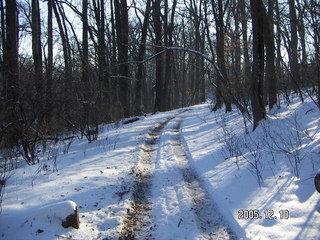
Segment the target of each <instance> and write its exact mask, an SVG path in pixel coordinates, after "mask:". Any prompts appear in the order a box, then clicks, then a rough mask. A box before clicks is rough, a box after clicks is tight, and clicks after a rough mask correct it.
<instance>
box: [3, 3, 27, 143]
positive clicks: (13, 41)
mask: <svg viewBox="0 0 320 240" xmlns="http://www.w3.org/2000/svg"><path fill="white" fill-rule="evenodd" d="M17 19H18V18H17V3H16V0H6V37H5V45H4V61H5V63H4V66H5V67H4V77H5V84H4V99H5V109H4V113H5V114H4V122H5V125H6V126H7V127H6V129H5V136H4V139H2V141H3V147H5V148H12V147H14V146H16V145H17V144H18V141H19V139H20V138H21V131H22V128H21V111H20V110H21V108H20V107H21V106H20V104H19V99H20V93H19V65H18V23H17Z"/></svg>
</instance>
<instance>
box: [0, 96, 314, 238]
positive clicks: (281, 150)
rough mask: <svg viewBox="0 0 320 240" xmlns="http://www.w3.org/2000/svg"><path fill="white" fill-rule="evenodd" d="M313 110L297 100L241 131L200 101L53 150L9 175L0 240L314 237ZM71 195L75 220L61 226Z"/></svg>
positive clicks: (237, 117) (232, 118)
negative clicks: (73, 223) (70, 225)
mask: <svg viewBox="0 0 320 240" xmlns="http://www.w3.org/2000/svg"><path fill="white" fill-rule="evenodd" d="M319 117H320V111H319V109H318V108H317V107H316V106H315V105H314V104H313V102H312V101H311V100H307V101H305V103H301V102H300V101H299V100H297V99H295V100H294V102H293V103H292V104H290V105H283V106H282V107H281V108H280V109H279V110H274V111H272V112H271V113H269V115H268V118H267V120H265V121H263V122H262V123H261V124H260V126H259V127H258V129H257V130H256V131H255V132H253V133H250V134H246V133H245V124H244V120H243V118H242V115H241V114H240V113H238V112H237V111H236V110H235V111H233V112H231V113H225V112H224V111H223V110H220V111H217V112H214V113H212V112H210V110H209V108H208V106H207V105H206V104H204V105H198V106H193V107H190V108H188V109H187V111H182V110H181V109H180V110H175V111H171V112H166V113H158V114H155V115H152V116H151V115H150V116H146V117H143V118H141V119H140V120H139V121H137V122H134V123H130V124H126V125H122V124H119V125H118V126H117V127H116V125H108V126H104V127H101V130H102V133H101V134H100V135H99V139H98V140H97V141H96V142H92V143H90V144H89V143H87V142H86V141H85V140H80V139H76V140H73V141H72V143H71V145H70V147H68V143H65V144H61V145H55V146H51V147H49V148H48V150H47V151H48V152H47V153H48V154H47V155H49V153H50V155H52V157H51V158H50V159H49V160H43V161H41V163H40V164H37V165H35V166H31V167H30V166H25V167H21V168H19V169H16V170H14V171H13V172H12V173H11V177H10V178H9V179H8V181H7V184H6V188H5V196H4V201H3V208H2V213H1V215H0V239H8V240H20V239H21V240H29V239H30V240H32V239H45V240H50V239H118V238H119V236H122V237H124V236H129V235H130V231H132V230H133V231H134V230H136V231H141V232H142V233H140V234H137V233H136V234H135V233H132V236H136V239H139V238H138V236H143V237H144V238H146V239H190V240H191V239H228V238H230V239H232V238H233V239H234V238H235V239H238V238H242V239H297V240H298V239H320V236H319V229H320V213H319V212H320V200H319V197H320V194H319V193H318V192H316V191H315V188H314V184H313V181H314V176H315V174H316V173H317V172H318V170H319V169H320V129H319ZM246 125H247V127H248V129H249V131H250V130H251V128H252V126H251V123H250V122H249V121H247V122H246ZM147 156H148V157H147ZM149 156H150V157H149ZM55 157H57V158H56V161H57V169H58V170H55V166H54V160H53V159H54V158H55ZM141 186H142V187H141ZM143 188H146V189H145V190H143ZM140 191H141V196H140V197H137V195H139V193H140ZM142 191H143V192H144V193H142ZM66 201H67V202H66ZM74 203H75V204H77V206H78V207H79V211H80V228H79V229H72V228H68V229H65V228H63V227H62V226H61V218H63V216H64V215H65V214H66V213H69V212H72V211H73V209H74V208H75V206H74ZM146 206H147V207H146ZM215 221H218V222H219V224H218V223H216V222H215ZM216 226H219V227H216ZM128 234H129V235H128Z"/></svg>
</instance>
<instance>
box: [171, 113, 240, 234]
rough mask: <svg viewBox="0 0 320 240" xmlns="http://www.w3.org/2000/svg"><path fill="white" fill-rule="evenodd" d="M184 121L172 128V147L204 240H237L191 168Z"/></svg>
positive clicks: (179, 121)
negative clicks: (182, 131) (183, 135)
mask: <svg viewBox="0 0 320 240" xmlns="http://www.w3.org/2000/svg"><path fill="white" fill-rule="evenodd" d="M182 121H183V120H182V119H179V120H177V121H176V122H175V123H174V126H173V128H172V140H171V146H172V150H173V153H174V155H175V158H176V159H177V162H178V166H179V167H180V170H181V173H182V176H183V179H184V182H185V184H184V185H185V188H186V191H187V193H188V195H189V197H190V199H191V205H192V206H191V211H193V212H194V214H195V215H196V218H197V220H198V222H197V224H198V228H199V229H200V233H201V235H202V236H203V238H204V239H237V238H236V237H235V235H234V233H233V232H232V231H231V229H230V228H229V227H228V226H226V225H224V224H223V222H224V220H223V217H222V216H221V214H220V213H219V212H218V210H217V206H216V205H215V204H214V202H213V201H212V200H211V198H210V197H209V194H208V193H207V191H206V189H205V188H204V187H203V186H202V184H201V181H200V180H199V177H198V174H197V173H196V172H195V170H194V169H192V168H191V166H190V164H189V161H188V155H187V152H186V150H185V149H184V147H183V146H182V142H181V136H180V127H181V123H182Z"/></svg>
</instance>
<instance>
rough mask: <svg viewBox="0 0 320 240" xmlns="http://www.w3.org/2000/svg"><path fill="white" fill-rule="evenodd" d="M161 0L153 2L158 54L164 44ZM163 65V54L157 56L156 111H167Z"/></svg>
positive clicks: (156, 52)
mask: <svg viewBox="0 0 320 240" xmlns="http://www.w3.org/2000/svg"><path fill="white" fill-rule="evenodd" d="M160 4H161V1H160V0H155V1H154V3H153V22H154V32H155V45H156V47H155V54H158V53H159V52H160V51H161V50H160V48H159V47H160V46H162V30H161V27H162V26H161V7H160ZM162 73H163V66H162V56H159V57H157V58H156V99H155V106H154V112H156V111H165V108H164V99H163V97H162V96H163V81H162V80H163V78H162Z"/></svg>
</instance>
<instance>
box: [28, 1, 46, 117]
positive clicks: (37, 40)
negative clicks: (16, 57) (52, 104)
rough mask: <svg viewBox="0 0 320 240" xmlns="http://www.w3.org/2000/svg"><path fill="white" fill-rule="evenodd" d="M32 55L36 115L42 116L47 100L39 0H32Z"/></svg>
mask: <svg viewBox="0 0 320 240" xmlns="http://www.w3.org/2000/svg"><path fill="white" fill-rule="evenodd" d="M31 29H32V55H33V62H34V72H35V75H34V77H35V83H36V84H35V85H36V97H35V102H36V109H35V113H36V117H37V118H41V117H42V116H40V115H42V114H43V106H44V103H45V100H44V99H43V85H44V84H43V71H42V47H41V26H40V8H39V0H32V23H31Z"/></svg>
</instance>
